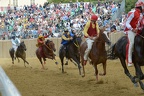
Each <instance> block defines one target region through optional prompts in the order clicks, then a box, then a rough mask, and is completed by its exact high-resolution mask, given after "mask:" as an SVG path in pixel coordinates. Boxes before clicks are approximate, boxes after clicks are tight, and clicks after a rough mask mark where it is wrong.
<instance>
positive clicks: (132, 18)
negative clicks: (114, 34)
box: [124, 0, 144, 66]
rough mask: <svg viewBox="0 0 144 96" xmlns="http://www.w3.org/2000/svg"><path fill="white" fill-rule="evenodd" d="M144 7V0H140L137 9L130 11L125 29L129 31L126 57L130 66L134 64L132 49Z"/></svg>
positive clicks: (136, 5)
mask: <svg viewBox="0 0 144 96" xmlns="http://www.w3.org/2000/svg"><path fill="white" fill-rule="evenodd" d="M143 8H144V2H143V1H141V0H138V1H137V2H136V4H135V9H134V10H132V11H130V12H129V13H128V16H127V19H126V22H125V29H124V31H125V32H126V33H127V37H128V44H127V47H126V50H127V52H126V59H127V62H128V66H132V51H133V45H134V38H135V36H136V33H137V32H138V29H139V28H140V22H141V20H142V9H143Z"/></svg>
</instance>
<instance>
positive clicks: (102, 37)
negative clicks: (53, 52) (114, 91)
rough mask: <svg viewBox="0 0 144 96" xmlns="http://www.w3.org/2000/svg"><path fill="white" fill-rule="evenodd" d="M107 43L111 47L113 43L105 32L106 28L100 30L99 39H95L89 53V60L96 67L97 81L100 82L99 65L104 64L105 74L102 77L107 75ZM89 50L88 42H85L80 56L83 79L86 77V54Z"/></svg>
mask: <svg viewBox="0 0 144 96" xmlns="http://www.w3.org/2000/svg"><path fill="white" fill-rule="evenodd" d="M105 42H106V43H107V44H108V45H110V44H111V42H110V40H109V38H108V36H107V33H106V32H104V28H101V29H100V33H99V37H98V38H96V39H95V41H94V43H93V46H92V49H91V51H90V53H89V56H88V57H89V59H90V60H91V62H90V63H91V64H92V65H93V66H94V69H95V75H96V80H97V81H98V69H97V65H98V64H100V63H102V64H103V70H104V73H102V74H100V75H102V76H103V75H106V61H107V53H106V49H105ZM86 48H87V44H86V41H85V42H83V43H82V44H81V46H80V55H81V63H82V68H83V75H82V76H83V77H84V76H85V69H84V52H85V50H86Z"/></svg>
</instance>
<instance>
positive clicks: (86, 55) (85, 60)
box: [84, 49, 90, 65]
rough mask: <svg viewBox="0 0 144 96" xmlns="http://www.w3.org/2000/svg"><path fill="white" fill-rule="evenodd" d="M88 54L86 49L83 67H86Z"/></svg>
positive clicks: (88, 51)
mask: <svg viewBox="0 0 144 96" xmlns="http://www.w3.org/2000/svg"><path fill="white" fill-rule="evenodd" d="M89 53H90V50H88V49H86V50H85V54H84V65H86V63H87V59H88V55H89Z"/></svg>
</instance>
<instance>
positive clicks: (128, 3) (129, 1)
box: [47, 0, 137, 13]
mask: <svg viewBox="0 0 144 96" xmlns="http://www.w3.org/2000/svg"><path fill="white" fill-rule="evenodd" d="M47 1H48V2H50V3H51V2H54V3H60V2H61V3H68V2H70V0H47ZM71 1H72V2H76V1H77V0H71ZM78 1H79V2H81V1H83V2H92V3H94V4H95V3H97V1H98V0H78ZM100 1H101V2H104V1H105V0H100ZM106 1H112V0H106ZM114 1H116V2H121V1H122V0H114ZM136 1H137V0H125V8H126V9H125V10H126V13H127V12H129V11H130V10H131V9H132V8H134V7H135V3H136Z"/></svg>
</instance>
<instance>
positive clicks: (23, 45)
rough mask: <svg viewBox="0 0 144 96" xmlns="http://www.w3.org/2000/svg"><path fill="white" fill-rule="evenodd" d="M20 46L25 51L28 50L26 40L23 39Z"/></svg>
mask: <svg viewBox="0 0 144 96" xmlns="http://www.w3.org/2000/svg"><path fill="white" fill-rule="evenodd" d="M19 47H20V48H21V49H23V50H25V51H26V50H27V48H26V45H25V43H24V41H22V42H21V43H20V45H19Z"/></svg>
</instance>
